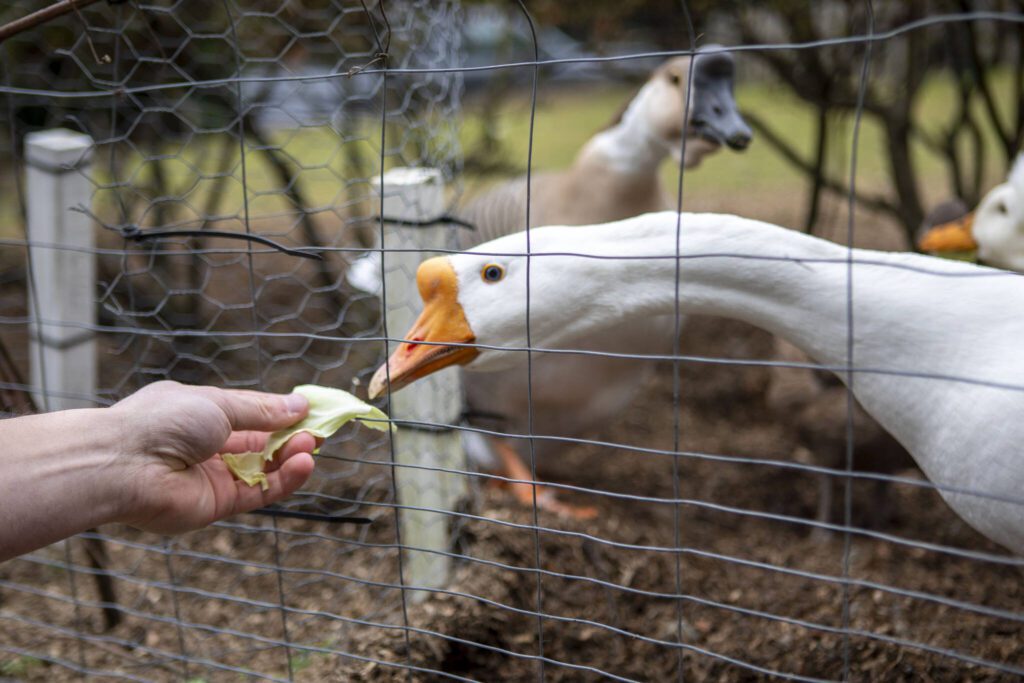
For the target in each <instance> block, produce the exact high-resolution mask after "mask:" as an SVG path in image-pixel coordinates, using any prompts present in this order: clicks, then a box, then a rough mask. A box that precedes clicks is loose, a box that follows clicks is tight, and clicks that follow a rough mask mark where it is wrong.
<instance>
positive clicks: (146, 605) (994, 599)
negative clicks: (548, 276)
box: [0, 320, 1024, 681]
mask: <svg viewBox="0 0 1024 683" xmlns="http://www.w3.org/2000/svg"><path fill="white" fill-rule="evenodd" d="M770 349H771V343H770V339H769V338H768V337H767V335H765V334H763V333H760V332H758V331H755V330H753V329H751V328H749V327H746V326H743V325H740V324H737V323H727V322H722V321H714V320H695V321H692V322H691V324H690V325H689V326H688V327H687V332H686V334H685V341H684V352H685V353H691V354H697V355H709V356H716V357H727V358H764V357H767V356H768V354H769V353H770ZM662 370H663V372H662V373H661V375H660V378H659V380H658V381H657V383H656V384H655V385H654V386H652V387H651V388H650V390H649V391H648V392H646V393H645V395H644V396H643V397H642V398H641V399H640V400H639V401H637V403H636V404H635V405H634V406H633V408H632V409H631V410H630V411H629V413H628V414H627V415H625V416H624V419H623V420H622V421H621V423H620V424H617V425H615V426H614V427H612V428H611V429H610V430H609V431H608V432H607V433H606V434H602V435H600V437H601V438H603V439H604V440H606V441H608V442H612V443H616V444H632V445H635V446H638V447H644V448H654V449H671V448H672V446H673V426H672V424H673V415H674V411H673V397H672V393H673V392H672V382H671V371H672V368H671V365H669V364H666V365H665V366H664V367H663V368H662ZM680 377H681V401H680V403H681V406H682V408H681V410H680V411H679V416H680V429H679V438H680V447H681V449H682V450H684V451H686V452H689V453H693V454H694V455H691V456H688V457H681V458H679V460H678V462H677V467H678V472H679V479H678V489H679V491H678V495H679V497H680V498H682V499H684V500H687V501H693V502H690V503H687V504H682V505H679V506H678V507H676V506H674V505H672V504H666V503H659V502H649V501H638V500H627V499H623V498H614V497H609V496H598V495H594V494H583V493H565V494H563V497H564V498H566V499H567V500H572V501H574V502H578V503H586V504H592V505H596V506H598V507H599V508H600V510H601V514H600V516H599V517H598V518H597V519H596V520H593V521H587V522H580V521H574V520H567V519H561V518H557V517H553V516H551V515H548V514H546V513H543V512H541V513H540V516H539V521H540V525H541V530H540V531H539V532H538V533H536V534H535V532H534V531H533V530H532V529H531V528H519V527H516V526H511V525H510V523H511V524H515V525H526V527H528V526H529V525H530V524H532V521H533V513H532V512H531V511H530V510H527V509H523V508H521V507H519V506H518V505H517V504H516V503H515V502H514V501H513V500H512V498H511V496H510V494H508V493H507V492H504V491H500V490H494V489H491V488H488V487H474V488H475V489H476V490H475V495H474V496H473V505H471V506H470V507H469V508H468V511H467V512H466V513H465V516H463V517H462V518H461V519H460V521H459V523H458V524H457V527H458V530H457V538H456V545H455V548H456V549H457V552H458V553H459V554H460V555H461V556H462V557H461V558H459V559H457V560H456V561H455V564H454V580H453V581H452V583H451V585H450V586H449V587H448V589H447V592H443V593H436V594H434V595H433V596H432V597H431V598H430V599H428V600H426V601H425V602H422V603H414V602H413V601H412V599H413V598H414V597H415V596H414V594H412V593H410V594H407V597H408V598H409V599H410V600H409V604H408V608H407V619H408V622H409V624H410V626H412V627H413V628H414V630H413V631H412V632H411V633H409V634H408V646H407V640H406V632H405V631H404V630H403V629H402V628H401V626H402V625H403V623H404V621H405V619H406V617H404V616H403V613H402V609H401V601H400V599H399V598H400V594H399V591H398V590H397V589H396V588H395V586H396V585H397V583H398V567H397V553H396V552H395V550H394V549H393V548H392V547H390V546H391V544H393V543H394V542H395V540H396V539H395V531H394V526H393V522H394V517H393V510H392V509H391V508H389V507H387V503H388V501H389V494H388V490H389V488H390V476H391V475H390V470H389V469H388V468H387V467H386V466H384V465H383V463H382V462H380V461H381V460H384V459H386V449H385V448H383V447H382V444H381V442H380V441H377V442H371V441H370V439H372V438H375V437H373V436H371V435H369V434H366V433H363V432H356V433H354V434H353V433H350V434H349V435H348V436H347V437H344V439H345V440H343V441H341V442H338V443H333V444H331V445H329V446H328V448H327V449H326V450H325V454H324V458H323V459H322V460H321V465H320V468H319V473H318V475H317V476H318V478H317V480H316V482H315V483H314V485H313V487H312V488H313V490H314V491H319V492H320V493H321V494H322V497H321V498H320V500H321V503H322V507H325V508H330V509H337V510H346V511H352V510H356V509H358V510H360V511H361V512H363V513H369V514H371V515H372V516H374V517H375V518H376V521H375V523H374V524H373V525H371V526H369V527H344V526H340V527H332V526H328V525H324V524H318V523H313V522H307V521H296V520H288V519H284V520H278V521H277V522H276V528H277V533H276V534H275V532H274V527H273V525H272V523H271V522H270V521H269V520H267V519H266V518H261V517H253V516H243V517H238V518H236V519H234V520H231V522H230V523H229V524H228V525H225V526H220V527H215V528H212V529H209V530H205V531H201V532H196V533H194V534H190V535H187V536H184V537H181V538H177V539H174V540H173V541H172V542H165V541H164V540H163V539H160V538H157V537H153V536H149V535H146V534H141V533H137V532H133V531H131V530H127V529H121V528H113V529H106V530H104V531H105V532H107V533H109V534H110V535H111V536H112V537H114V540H112V541H111V542H110V543H109V544H108V546H109V553H110V558H109V561H108V566H109V567H111V568H112V569H113V570H114V571H115V572H116V573H117V575H118V579H117V581H116V586H117V588H118V590H119V596H120V604H121V605H122V606H123V607H124V608H125V609H126V610H127V611H128V612H129V615H128V616H127V617H126V618H125V619H124V622H123V623H122V624H121V625H119V626H118V627H116V628H115V629H113V630H112V631H110V632H106V633H102V632H101V614H100V611H99V610H98V609H96V608H95V606H94V605H93V604H92V603H91V602H90V601H95V600H97V596H96V593H95V588H94V587H93V584H92V581H91V580H90V577H89V576H87V575H85V574H83V573H82V572H81V571H78V572H75V573H69V572H67V571H66V570H65V568H64V563H65V562H66V561H67V559H68V558H70V559H71V560H72V561H73V563H74V564H75V565H76V568H77V569H80V570H81V569H84V568H88V566H89V564H88V561H87V559H86V556H85V551H84V546H83V544H82V542H81V540H78V539H76V540H75V541H73V542H72V543H71V544H70V545H69V549H68V555H65V549H64V548H63V547H62V546H55V547H52V548H49V549H46V550H45V551H42V552H41V553H38V554H37V555H35V556H34V557H35V559H34V560H26V559H22V560H16V561H13V562H9V563H7V564H5V565H2V566H0V580H2V583H0V651H3V650H7V651H8V652H7V653H5V654H0V677H2V676H5V675H6V676H16V677H18V678H25V679H29V680H63V679H68V678H73V677H75V675H74V674H73V673H71V671H70V670H69V669H68V668H66V667H65V666H60V665H51V664H48V663H45V662H43V663H38V662H35V661H34V660H32V659H29V658H27V657H24V656H21V655H24V654H26V653H31V654H32V655H34V657H36V658H41V659H53V660H57V661H62V662H66V663H71V664H74V665H77V666H80V663H82V662H84V663H85V665H86V666H87V667H88V668H89V669H92V670H95V671H97V672H106V675H108V676H109V675H111V674H113V673H114V672H118V673H121V674H128V675H133V676H138V677H141V678H144V679H155V680H175V679H178V680H181V679H195V680H236V679H237V678H238V672H237V670H232V669H230V668H224V667H237V669H241V670H244V671H249V672H258V673H259V674H262V675H266V676H274V677H281V678H287V676H288V658H287V653H286V652H285V649H284V648H283V647H282V646H281V644H282V642H286V641H287V642H292V643H296V644H297V647H294V648H292V649H291V655H292V657H291V668H292V673H293V675H294V676H295V678H297V679H298V680H310V681H314V680H339V681H342V680H344V681H348V680H364V681H387V680H405V679H406V676H407V672H406V669H404V668H403V667H405V666H407V665H410V664H411V665H412V666H415V667H419V668H422V669H426V670H432V671H434V672H437V673H429V672H427V673H422V672H415V673H414V674H413V675H412V679H413V680H424V681H426V680H443V679H444V676H443V675H442V673H440V672H443V673H444V674H451V675H456V676H462V677H465V678H469V679H473V680H481V681H496V680H508V681H520V680H535V679H536V678H537V675H538V660H537V659H536V655H537V654H538V652H539V651H540V649H539V643H538V637H537V634H538V627H540V628H541V629H542V632H543V655H544V657H545V664H544V672H545V677H546V680H549V681H578V680H597V679H600V678H602V676H601V673H602V672H603V673H606V674H612V675H614V676H620V677H625V678H630V679H639V680H651V681H660V680H672V679H674V678H675V677H676V676H677V670H678V667H679V666H680V657H679V653H680V652H682V667H683V671H684V674H685V677H686V679H687V680H760V679H762V678H771V677H772V676H771V672H778V673H780V674H784V675H789V676H793V675H797V676H806V677H812V678H827V679H839V678H842V676H843V672H844V657H845V658H848V660H849V672H850V678H851V680H905V681H930V680H935V681H963V680H971V681H981V680H986V681H988V680H1011V679H1013V677H1012V676H1011V675H1010V674H1006V673H1001V672H1000V671H998V670H997V669H995V668H992V667H988V666H984V665H980V664H975V663H970V662H969V661H964V660H963V659H958V658H957V657H955V656H952V655H950V654H946V653H944V652H943V651H946V650H949V651H954V652H956V653H959V655H960V656H961V657H973V658H978V659H984V660H988V661H990V662H994V663H996V664H1002V665H1005V666H1017V667H1019V666H1021V665H1022V663H1024V624H1022V623H1021V622H1022V613H1024V588H1022V581H1021V579H1022V576H1024V574H1022V572H1021V569H1020V567H1019V566H1011V565H1007V564H1001V563H997V562H991V561H983V560H978V559H971V558H966V557H959V556H956V555H951V554H949V553H944V552H939V551H934V550H929V549H926V548H921V547H914V546H908V545H906V544H902V543H898V542H895V541H892V540H886V539H883V538H877V537H869V536H865V535H863V534H853V535H851V538H850V549H849V554H848V560H849V576H850V577H851V578H852V579H853V580H854V581H855V582H856V583H855V584H854V585H851V586H850V587H849V589H848V605H849V610H848V619H849V626H850V628H851V629H852V635H850V636H849V637H848V638H845V639H844V638H843V637H842V636H841V635H839V634H838V633H837V632H836V629H839V628H841V627H842V626H843V623H844V611H843V604H844V599H843V588H842V585H841V583H840V582H839V581H837V580H835V579H830V578H827V577H841V576H842V575H843V565H844V542H845V539H844V536H843V535H842V534H836V533H833V534H828V533H826V534H820V533H819V534H813V533H812V529H811V528H810V527H809V526H808V525H807V524H802V523H799V522H794V521H791V520H782V519H768V518H764V517H758V516H753V515H751V514H749V513H748V511H749V512H764V513H771V514H773V515H784V516H793V517H799V518H804V519H808V518H812V517H813V515H814V510H815V504H816V500H817V492H818V483H819V478H818V477H817V476H812V475H809V474H806V473H801V472H799V471H794V470H792V469H786V468H780V467H777V466H772V465H770V464H758V463H756V462H755V463H749V462H740V461H738V460H733V461H730V460H728V459H727V460H725V461H721V460H709V459H705V458H701V457H699V456H698V455H697V454H714V455H723V456H729V457H733V458H736V457H742V458H750V459H758V460H765V459H771V460H780V461H788V462H792V461H793V458H794V456H793V453H794V450H795V448H794V428H793V426H792V425H789V424H784V423H782V422H779V421H777V420H775V419H773V418H772V417H771V415H770V413H769V411H768V410H767V409H766V408H765V407H764V405H763V400H762V395H763V386H764V382H765V381H766V373H765V372H764V370H763V369H760V368H756V367H737V366H728V365H716V364H708V363H693V362H687V363H682V364H681V374H680ZM366 453H373V454H375V455H373V456H372V458H371V457H370V456H367V455H366ZM539 465H540V472H541V474H542V476H543V477H544V478H546V479H548V480H550V481H555V482H562V483H565V484H571V485H574V486H579V487H586V488H592V489H597V490H600V491H608V492H612V493H618V494H630V495H633V496H646V497H652V498H673V497H674V496H675V495H676V492H675V491H674V489H675V486H674V482H675V481H676V480H675V479H674V477H673V462H672V459H671V458H670V457H668V456H666V455H659V454H651V453H642V452H637V451H634V450H629V449H628V448H624V447H621V446H620V447H612V446H599V445H584V446H568V445H567V446H566V448H565V451H564V453H563V454H562V457H561V458H559V459H558V460H557V461H552V462H543V463H540V464H539ZM906 475H907V476H915V474H914V472H913V471H910V472H907V473H906ZM852 495H853V497H852V503H853V505H852V509H853V523H854V526H856V527H858V528H859V527H862V526H863V525H866V524H868V522H869V520H871V518H872V517H873V515H871V514H870V513H871V512H872V511H873V510H875V509H877V508H879V507H880V506H879V503H878V498H877V496H878V493H877V491H876V490H875V487H873V486H867V485H864V484H862V483H861V484H855V485H854V486H852ZM886 495H890V496H892V502H893V506H892V508H893V510H894V513H893V517H892V518H891V519H889V520H884V521H882V522H881V526H880V527H879V528H878V529H877V531H879V532H884V533H886V534H892V535H893V536H896V537H898V538H901V539H914V540H919V541H926V542H930V543H937V544H943V545H947V546H953V547H956V548H963V549H969V550H975V551H983V552H989V553H996V554H1005V553H1004V551H1001V550H1000V549H999V548H998V547H995V546H993V545H992V544H991V543H988V542H987V541H985V539H983V538H981V537H980V536H979V535H978V534H976V533H975V532H973V531H972V530H971V529H969V528H968V527H967V526H966V525H965V524H963V523H962V522H960V521H959V520H958V518H957V517H956V516H955V515H953V514H952V513H951V512H950V511H949V509H948V508H947V507H946V506H945V504H944V503H943V502H942V500H941V498H940V497H939V496H938V495H937V494H935V493H934V492H932V491H930V490H929V489H927V488H926V487H918V486H911V485H906V484H902V485H894V486H891V487H890V490H889V492H888V494H886ZM348 501H355V502H351V503H350V502H348ZM677 513H678V519H679V522H678V525H677V524H676V515H677ZM840 519H841V517H840ZM873 523H875V524H879V522H878V521H877V520H873ZM677 535H678V539H679V544H677V543H676V536H677ZM275 538H276V542H275ZM538 541H539V544H538ZM538 545H539V548H538ZM676 545H681V546H682V547H684V548H686V549H687V551H686V552H684V553H682V554H675V553H672V552H669V551H668V549H670V548H671V547H673V546H676ZM636 546H644V547H642V548H638V547H636ZM538 553H539V557H540V565H541V567H542V568H543V570H544V573H543V575H542V576H541V578H540V583H539V597H538V578H537V577H538V575H537V573H536V572H535V571H534V570H535V567H536V566H537V565H536V561H537V555H538ZM275 565H280V566H282V567H284V568H286V570H287V571H285V572H283V573H279V572H277V571H275V570H274V566H275ZM72 584H73V585H72ZM894 591H896V592H894ZM910 591H913V592H916V593H915V594H913V595H911V594H907V593H908V592H910ZM73 593H74V594H77V596H78V598H79V599H80V600H83V601H85V603H84V605H83V606H81V607H79V608H78V610H77V613H76V609H75V607H74V603H73V601H72V600H70V599H69V596H70V595H72V594H73ZM282 593H283V595H284V600H283V602H284V604H285V605H286V606H287V610H286V611H284V612H282V610H281V609H280V607H279V605H280V603H281V601H282V600H281V596H282ZM677 593H678V594H681V595H682V596H684V598H683V599H681V600H676V599H675V598H673V597H671V596H672V595H674V594H677ZM950 601H960V602H962V603H970V604H972V605H978V606H983V609H982V610H981V611H979V610H970V609H965V608H963V606H962V605H958V604H957V603H951V602H950ZM538 606H539V609H540V611H541V612H542V613H543V614H544V615H545V617H544V619H543V620H542V622H541V623H540V624H538V619H537V618H536V616H535V614H534V613H535V611H536V610H537V609H538ZM986 609H987V610H988V611H989V612H991V611H992V610H1004V611H1006V612H1010V613H1012V614H1015V615H1016V618H1006V617H1005V616H1002V617H1001V616H998V615H992V614H985V613H983V612H984V611H985V610H986ZM680 613H681V615H682V619H683V627H682V642H683V646H682V648H680V647H678V645H677V643H678V640H679V631H680V629H679V626H678V625H679V621H678V619H679V614H680ZM178 620H180V621H181V622H184V623H186V624H188V626H186V627H181V628H179V627H178V626H177V625H176V624H177V622H178ZM76 626H77V627H80V628H82V629H83V630H84V632H85V633H86V634H87V639H86V640H85V641H84V642H82V641H79V640H78V639H76V638H75V637H74V631H73V630H70V629H74V628H75V627H76ZM80 646H81V647H80ZM181 653H184V656H185V657H186V658H187V659H188V660H190V661H189V664H188V666H187V667H183V665H182V663H181V661H180V660H181V657H182V655H181ZM339 653H345V654H339ZM218 667H220V668H218Z"/></svg>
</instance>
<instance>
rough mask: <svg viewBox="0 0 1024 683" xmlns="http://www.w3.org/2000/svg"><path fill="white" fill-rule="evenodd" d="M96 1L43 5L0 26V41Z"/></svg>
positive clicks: (69, 0) (67, 0) (82, 0)
mask: <svg viewBox="0 0 1024 683" xmlns="http://www.w3.org/2000/svg"><path fill="white" fill-rule="evenodd" d="M97 2H99V0H61V1H60V2H58V3H54V4H52V5H50V6H49V7H44V8H43V9H41V10H38V11H36V12H33V13H32V14H29V15H27V16H24V17H22V18H21V19H15V20H14V21H12V22H9V23H6V24H4V25H3V26H0V42H3V41H5V40H7V39H8V38H10V37H11V36H16V35H18V34H19V33H24V32H25V31H28V30H29V29H33V28H35V27H36V26H39V25H40V24H45V23H46V22H48V21H51V20H53V19H56V18H57V17H62V16H64V15H65V14H70V13H71V12H74V11H76V10H80V9H82V8H83V7H88V6H89V5H93V4H96V3H97Z"/></svg>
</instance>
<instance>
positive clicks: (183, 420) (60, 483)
mask: <svg viewBox="0 0 1024 683" xmlns="http://www.w3.org/2000/svg"><path fill="white" fill-rule="evenodd" d="M308 410H309V405H308V402H307V400H306V399H305V397H303V396H301V395H299V394H291V395H287V396H281V395H276V394H266V393H261V392H255V391H238V390H225V389H215V388H213V387H189V386H185V385H182V384H178V383H176V382H157V383H155V384H151V385H149V386H147V387H145V388H143V389H141V390H139V391H138V392H136V393H135V394H133V395H131V396H129V397H128V398H125V399H124V400H122V401H120V402H118V403H117V404H116V405H114V406H111V407H110V408H99V409H95V410H72V411H65V412H58V413H48V414H45V415H33V416H28V417H18V418H12V419H9V420H3V421H0V561H3V560H5V559H9V558H11V557H14V556H15V555H18V554H20V553H24V552H28V551H29V550H33V549H35V548H39V547H41V546H44V545H46V544H48V543H53V542H54V541H57V540H60V539H61V538H66V537H67V536H71V535H73V534H76V533H78V532H80V531H84V530H85V529H89V528H91V527H94V526H97V525H100V524H105V523H108V522H123V523H125V524H129V525H131V526H134V527H136V528H139V529H143V530H146V531H153V532H157V533H181V532H184V531H190V530H192V529H198V528H200V527H203V526H206V525H207V524H210V523H212V522H215V521H217V520H218V519H222V518H224V517H226V516H228V515H233V514H238V513H241V512H247V511H249V510H253V509H256V508H258V507H261V506H264V505H269V504H270V503H273V502H276V501H278V500H281V499H282V498H285V497H287V496H289V495H291V494H292V492H293V491H295V490H296V489H297V488H298V487H299V486H301V485H302V484H303V483H304V482H305V481H306V479H308V478H309V475H310V474H311V473H312V471H313V457H312V455H311V452H312V451H313V450H314V449H315V448H316V442H315V441H314V439H313V437H312V436H310V435H309V434H305V433H301V434H297V435H295V436H293V437H292V438H291V439H289V440H288V442H287V443H285V444H284V445H283V446H281V447H280V448H279V449H278V450H277V454H276V457H275V458H274V461H273V462H272V463H269V464H268V467H267V471H266V477H267V479H266V481H267V487H266V489H265V490H264V489H262V488H258V487H257V488H254V487H250V486H248V485H247V484H245V483H243V482H240V481H236V480H235V479H234V478H233V477H232V475H231V472H230V471H229V470H228V467H227V465H226V464H225V463H224V461H223V460H222V459H221V458H220V457H219V456H218V454H220V453H245V452H249V451H257V452H258V451H262V450H263V448H264V446H265V445H266V443H267V436H268V433H270V432H273V431H276V430H278V429H284V428H286V427H289V426H291V425H293V424H295V423H296V422H298V421H299V420H301V419H302V418H303V417H305V416H306V414H307V412H308Z"/></svg>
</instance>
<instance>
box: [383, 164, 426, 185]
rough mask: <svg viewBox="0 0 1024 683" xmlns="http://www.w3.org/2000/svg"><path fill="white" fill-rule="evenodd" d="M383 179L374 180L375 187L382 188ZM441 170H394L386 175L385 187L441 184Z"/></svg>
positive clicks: (407, 168) (406, 168)
mask: <svg viewBox="0 0 1024 683" xmlns="http://www.w3.org/2000/svg"><path fill="white" fill-rule="evenodd" d="M380 181H381V179H380V178H379V177H378V178H374V179H373V182H374V185H376V186H377V187H380ZM441 181H442V177H441V170H440V169H437V168H411V167H405V166H403V167H400V168H393V169H391V170H390V171H386V172H385V173H384V184H385V185H422V184H424V183H440V182H441Z"/></svg>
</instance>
